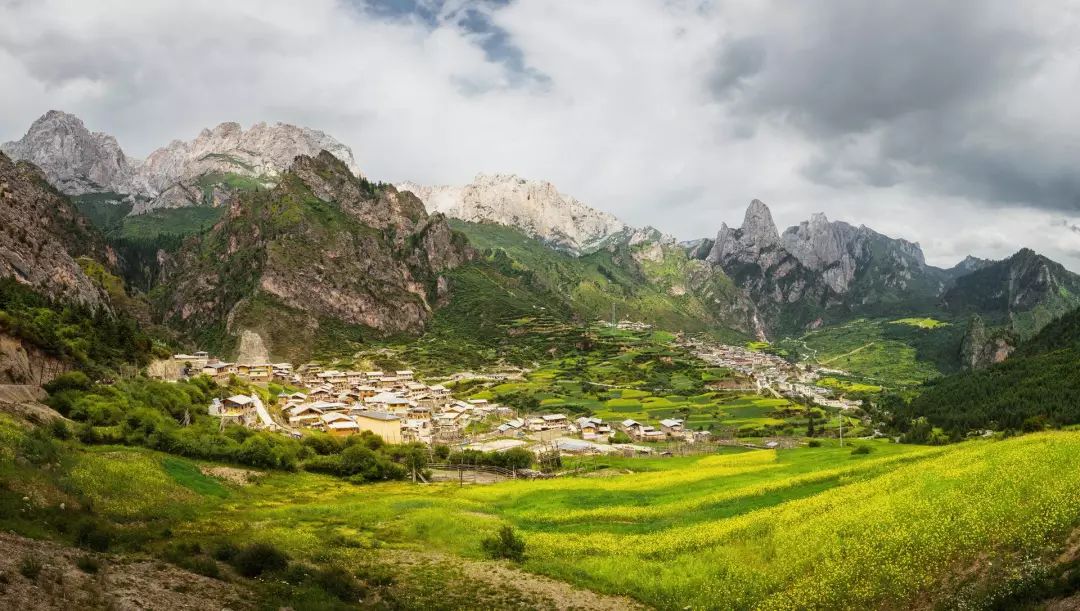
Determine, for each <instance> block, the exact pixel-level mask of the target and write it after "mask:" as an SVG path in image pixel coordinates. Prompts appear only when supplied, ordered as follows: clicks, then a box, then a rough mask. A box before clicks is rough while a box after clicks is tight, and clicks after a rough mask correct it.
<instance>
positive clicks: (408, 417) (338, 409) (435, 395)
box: [211, 363, 512, 443]
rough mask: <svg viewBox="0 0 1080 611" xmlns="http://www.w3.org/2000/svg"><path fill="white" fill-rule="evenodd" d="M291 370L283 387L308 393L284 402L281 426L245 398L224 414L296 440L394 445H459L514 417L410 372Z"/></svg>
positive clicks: (231, 403)
mask: <svg viewBox="0 0 1080 611" xmlns="http://www.w3.org/2000/svg"><path fill="white" fill-rule="evenodd" d="M212 364H214V363H211V365H212ZM288 370H289V372H290V373H289V376H288V378H287V379H285V380H283V381H284V382H287V383H289V384H291V385H294V386H297V387H301V388H304V389H306V390H305V391H304V392H294V393H291V394H288V395H284V396H282V397H279V399H278V400H279V402H280V405H279V407H280V418H279V419H277V420H274V424H275V426H269V425H267V423H266V422H265V421H264V420H263V419H262V418H261V417H259V414H258V413H256V411H255V410H256V407H255V404H254V403H253V402H249V401H244V397H242V396H241V397H231V398H229V399H227V400H226V401H225V402H224V403H223V406H224V407H225V408H226V410H225V411H224V412H219V413H220V414H227V416H228V417H237V421H238V422H240V423H242V424H245V425H247V426H252V427H256V428H278V429H283V430H287V431H289V432H291V433H292V434H294V435H299V434H302V431H304V430H317V431H323V432H326V433H329V434H331V435H335V436H346V435H354V434H357V433H360V432H363V431H370V432H372V433H374V434H376V435H378V436H379V437H381V438H383V440H385V441H386V442H388V443H407V442H413V441H418V442H423V443H435V442H440V441H441V442H453V441H456V440H458V439H460V438H461V437H462V435H463V431H464V430H465V428H466V427H468V426H469V424H471V423H474V422H480V421H484V420H489V419H493V418H496V417H509V416H511V415H512V411H511V410H510V409H509V408H506V407H503V406H500V405H497V404H495V403H492V402H489V401H486V400H482V399H475V400H471V401H462V400H459V399H455V398H454V397H453V396H452V395H451V393H450V390H449V389H448V388H446V387H445V386H443V385H441V384H433V385H428V384H424V383H421V382H419V381H418V380H417V379H416V378H415V376H414V374H413V372H412V371H409V370H401V371H394V372H388V373H384V372H382V371H364V372H359V371H337V370H324V369H322V368H321V367H317V366H303V367H301V368H300V369H299V370H298V371H297V372H296V373H292V369H291V367H290V368H289V369H288ZM247 371H250V368H249V369H248V370H247ZM231 375H238V376H240V375H243V374H231ZM247 379H249V380H251V381H255V380H253V379H252V378H247ZM253 397H254V396H253ZM234 399H235V401H234ZM211 413H215V412H214V406H211ZM215 415H217V414H215ZM271 420H273V419H272V418H271Z"/></svg>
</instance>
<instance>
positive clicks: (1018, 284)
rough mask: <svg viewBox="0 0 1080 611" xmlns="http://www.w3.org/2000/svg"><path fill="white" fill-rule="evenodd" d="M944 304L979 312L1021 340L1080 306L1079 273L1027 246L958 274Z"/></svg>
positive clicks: (962, 311) (954, 309)
mask: <svg viewBox="0 0 1080 611" xmlns="http://www.w3.org/2000/svg"><path fill="white" fill-rule="evenodd" d="M942 304H943V305H944V306H945V307H946V308H947V309H949V310H950V311H952V312H954V313H956V314H971V313H978V314H981V315H982V316H983V317H984V318H986V319H987V321H988V322H989V323H991V324H996V325H1004V326H1006V327H1007V328H1008V329H1009V330H1010V331H1012V332H1014V333H1015V334H1016V335H1017V336H1018V337H1019V338H1020V339H1021V340H1023V339H1027V338H1029V337H1032V336H1033V335H1035V333H1037V332H1038V331H1039V330H1040V329H1042V328H1043V327H1045V326H1046V325H1047V324H1049V323H1050V322H1052V321H1054V320H1055V319H1057V318H1059V317H1060V316H1062V315H1063V314H1065V313H1066V312H1069V311H1072V310H1074V309H1076V308H1077V307H1080V276H1078V275H1077V274H1074V273H1072V272H1070V271H1069V270H1067V269H1065V268H1064V267H1063V266H1062V265H1061V264H1059V263H1056V262H1054V261H1051V260H1050V259H1048V258H1046V257H1044V256H1042V255H1040V254H1037V253H1036V252H1034V251H1032V250H1031V249H1028V248H1025V249H1022V250H1020V251H1019V252H1017V253H1016V254H1014V255H1012V256H1011V257H1009V258H1007V259H1004V260H1002V261H995V262H990V263H982V264H980V265H979V267H978V269H976V270H975V271H973V272H971V273H969V274H966V275H963V276H960V277H958V278H956V280H955V281H954V282H953V284H952V286H951V288H949V289H948V290H947V291H946V292H945V293H944V295H943V296H942Z"/></svg>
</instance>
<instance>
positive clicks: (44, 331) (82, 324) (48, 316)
mask: <svg viewBox="0 0 1080 611" xmlns="http://www.w3.org/2000/svg"><path fill="white" fill-rule="evenodd" d="M0 332H4V333H7V334H10V335H12V336H14V337H18V338H20V339H22V340H24V341H26V342H27V343H29V344H31V345H33V346H36V347H37V348H39V349H40V350H41V351H42V352H44V353H45V354H48V355H50V356H53V357H56V358H58V359H60V360H63V361H67V362H70V363H72V364H73V365H75V366H77V367H79V368H80V369H83V370H86V371H88V372H90V374H91V375H92V376H95V377H103V376H104V375H105V374H106V373H107V372H108V371H109V370H114V369H116V368H117V367H119V366H120V365H123V364H129V363H134V364H137V365H145V364H146V363H148V362H149V360H150V357H151V355H152V353H153V351H154V344H153V342H152V341H151V339H150V337H149V336H147V335H146V334H145V333H144V332H143V331H141V330H140V329H139V326H138V324H137V323H136V322H135V320H134V319H132V318H129V317H127V316H124V315H122V314H114V313H110V312H108V311H106V310H104V309H101V308H99V309H93V308H90V307H88V306H82V305H78V304H74V303H61V302H58V301H54V300H51V299H49V298H47V297H45V296H43V295H42V294H40V293H38V292H36V291H34V290H33V289H31V288H29V287H27V286H26V285H23V284H20V283H18V282H16V281H15V280H14V279H12V278H0Z"/></svg>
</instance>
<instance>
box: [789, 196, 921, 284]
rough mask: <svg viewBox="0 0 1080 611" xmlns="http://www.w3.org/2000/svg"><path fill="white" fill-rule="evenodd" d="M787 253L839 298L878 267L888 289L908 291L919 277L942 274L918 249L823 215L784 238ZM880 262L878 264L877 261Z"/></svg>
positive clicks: (796, 227)
mask: <svg viewBox="0 0 1080 611" xmlns="http://www.w3.org/2000/svg"><path fill="white" fill-rule="evenodd" d="M781 241H782V242H783V244H784V248H785V249H786V250H787V251H788V252H790V253H791V254H792V255H793V256H794V257H795V258H796V259H798V260H799V262H800V263H802V264H803V265H804V266H805V267H807V268H808V269H810V270H813V271H815V272H818V273H820V274H821V277H822V279H823V280H824V281H825V283H826V284H827V285H828V286H829V288H830V289H832V290H833V291H834V292H836V293H838V294H841V295H842V294H845V293H847V292H849V291H850V290H852V288H853V285H854V283H855V281H856V274H857V273H858V272H859V271H860V270H862V269H865V268H867V267H869V265H871V264H873V263H876V264H877V267H878V271H879V273H881V275H880V276H879V277H877V278H875V279H874V282H876V283H877V284H879V285H881V286H880V287H879V288H880V289H882V290H889V289H891V290H894V291H900V292H903V291H906V290H907V289H908V288H909V286H908V284H909V283H910V282H912V281H915V279H916V277H917V276H924V275H927V274H934V275H937V272H938V271H939V270H933V271H931V270H930V268H928V267H927V265H926V259H925V258H924V257H923V252H922V249H921V248H919V245H918V244H915V243H912V242H908V241H907V240H903V239H894V238H889V237H886V236H884V235H881V234H880V233H877V232H876V231H874V230H872V229H870V228H869V227H867V226H865V225H860V226H859V227H854V226H852V225H849V224H847V223H844V222H842V221H838V222H830V221H829V219H828V218H826V216H825V215H824V214H822V213H820V212H819V213H816V214H813V215H812V216H811V217H810V220H809V221H803V222H802V223H800V224H799V225H796V226H794V227H790V228H788V229H787V231H785V232H784V235H783V236H781ZM874 259H877V261H874Z"/></svg>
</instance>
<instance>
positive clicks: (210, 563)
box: [180, 556, 221, 579]
mask: <svg viewBox="0 0 1080 611" xmlns="http://www.w3.org/2000/svg"><path fill="white" fill-rule="evenodd" d="M180 566H182V567H184V568H185V569H187V570H189V571H191V572H192V573H197V574H199V575H204V576H206V577H212V578H214V579H220V578H221V567H219V566H218V563H217V562H215V561H214V559H213V558H207V557H206V556H193V557H191V558H188V559H186V560H184V561H183V562H181V563H180Z"/></svg>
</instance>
